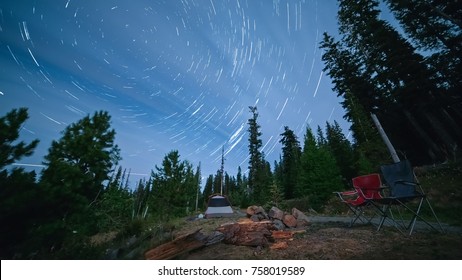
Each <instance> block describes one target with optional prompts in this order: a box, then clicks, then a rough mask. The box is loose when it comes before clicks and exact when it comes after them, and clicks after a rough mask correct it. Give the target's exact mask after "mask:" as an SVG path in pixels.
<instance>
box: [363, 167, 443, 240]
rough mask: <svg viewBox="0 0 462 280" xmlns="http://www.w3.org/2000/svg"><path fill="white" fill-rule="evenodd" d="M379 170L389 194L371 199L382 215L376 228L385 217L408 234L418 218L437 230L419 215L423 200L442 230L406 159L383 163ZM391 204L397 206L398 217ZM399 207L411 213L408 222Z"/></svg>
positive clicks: (379, 227) (383, 221) (441, 230)
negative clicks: (407, 231)
mask: <svg viewBox="0 0 462 280" xmlns="http://www.w3.org/2000/svg"><path fill="white" fill-rule="evenodd" d="M381 171H382V175H383V178H384V180H385V182H386V185H387V187H388V190H389V195H388V196H385V197H383V198H380V199H373V200H372V202H373V203H374V205H375V206H376V208H377V209H378V210H379V212H380V213H381V215H382V218H381V220H380V223H379V226H378V228H377V230H380V229H381V227H382V226H383V224H384V223H385V220H386V219H391V221H392V222H393V224H394V225H395V227H396V228H397V229H398V230H400V231H401V232H403V231H402V229H405V230H409V235H411V234H412V232H413V231H414V227H415V223H416V220H417V219H420V220H422V221H423V222H424V223H425V224H427V225H428V226H430V227H431V228H432V229H434V230H437V231H438V229H437V228H436V227H435V225H433V224H432V223H430V222H429V221H427V220H426V219H425V218H423V217H422V215H421V210H422V206H424V202H425V203H426V205H427V206H428V207H429V209H430V210H431V213H432V215H433V217H434V218H435V220H436V222H437V224H438V226H439V229H440V232H444V230H443V227H442V225H441V223H440V221H439V219H438V217H437V216H436V213H435V211H434V210H433V207H432V206H431V204H430V201H429V200H428V198H427V196H426V194H425V193H424V191H423V189H422V187H421V185H420V184H419V183H418V181H417V179H416V177H415V174H414V171H413V169H412V167H411V164H410V162H409V161H408V160H404V161H400V162H397V163H393V164H388V165H383V166H381ZM413 201H417V204H412V202H413ZM392 206H399V207H396V208H397V210H398V213H399V217H395V215H394V214H393V212H392ZM401 208H402V209H404V210H407V211H408V212H409V213H411V215H412V218H411V219H410V221H409V223H408V224H407V222H406V221H405V219H404V218H403V215H402V213H401V210H400V209H401ZM398 218H399V219H398ZM406 224H407V225H406Z"/></svg>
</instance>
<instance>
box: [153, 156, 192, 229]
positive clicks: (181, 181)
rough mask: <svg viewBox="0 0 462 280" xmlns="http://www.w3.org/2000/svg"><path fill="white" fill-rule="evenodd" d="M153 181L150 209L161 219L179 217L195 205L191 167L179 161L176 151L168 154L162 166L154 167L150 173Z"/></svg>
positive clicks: (185, 162)
mask: <svg viewBox="0 0 462 280" xmlns="http://www.w3.org/2000/svg"><path fill="white" fill-rule="evenodd" d="M151 177H152V181H153V190H152V202H153V205H152V207H151V208H152V209H155V210H156V212H157V214H158V215H159V217H160V218H161V219H166V220H168V219H169V218H171V217H181V216H184V215H186V214H188V212H189V211H191V210H192V209H193V208H192V207H193V205H195V199H196V190H197V184H198V182H197V181H196V180H195V174H194V171H193V166H192V164H191V163H189V162H188V161H186V160H184V161H181V160H180V154H179V152H178V151H176V150H173V151H171V152H169V153H168V154H167V155H166V156H165V157H164V159H163V161H162V166H160V167H158V166H157V165H156V166H155V171H154V170H153V171H152V172H151Z"/></svg>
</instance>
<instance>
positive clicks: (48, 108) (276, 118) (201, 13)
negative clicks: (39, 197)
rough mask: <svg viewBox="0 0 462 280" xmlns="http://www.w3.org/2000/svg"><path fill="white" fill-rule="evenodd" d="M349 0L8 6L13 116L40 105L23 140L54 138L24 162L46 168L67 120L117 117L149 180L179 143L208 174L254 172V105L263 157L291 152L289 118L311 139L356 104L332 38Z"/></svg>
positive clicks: (6, 53)
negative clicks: (326, 58) (333, 62)
mask: <svg viewBox="0 0 462 280" xmlns="http://www.w3.org/2000/svg"><path fill="white" fill-rule="evenodd" d="M336 13H337V1H334V0H329V1H310V0H307V1H278V0H274V1H268V0H247V1H244V0H232V1H218V0H195V1H192V0H182V1H175V0H168V1H167V0H165V1H148V0H139V1H121V0H112V1H77V0H62V1H58V0H45V1H10V0H6V1H5V0H4V1H2V2H1V3H0V65H1V67H0V114H1V115H4V114H5V113H6V112H8V111H10V110H11V109H13V108H18V107H28V108H29V115H30V119H29V120H28V121H27V122H26V124H25V126H24V127H23V129H22V131H21V139H25V140H30V139H35V138H38V139H40V140H41V142H40V144H39V146H38V148H37V150H36V152H35V154H34V155H33V156H32V157H29V158H24V159H22V160H21V161H20V162H18V164H32V165H34V164H37V165H40V164H41V162H42V160H43V156H44V155H45V154H46V153H47V150H48V148H49V147H50V144H51V141H52V140H57V139H59V138H60V132H61V131H63V130H64V129H65V127H66V126H67V125H69V124H70V123H72V122H75V121H77V120H79V119H80V118H82V117H84V116H86V115H87V114H93V113H94V112H95V111H97V110H106V111H108V112H109V113H110V115H111V116H112V127H113V128H114V129H115V130H116V132H117V135H116V142H117V144H118V145H119V147H120V148H121V150H122V157H123V160H122V161H121V162H120V164H121V165H122V166H123V167H124V168H127V169H130V170H131V172H132V179H133V180H137V179H139V178H140V177H142V176H143V174H149V173H150V171H151V170H152V169H153V168H154V165H156V164H157V165H160V164H161V162H162V158H163V157H164V156H165V155H166V154H167V153H168V152H169V151H171V150H174V149H175V150H178V151H179V152H180V155H181V157H182V159H187V160H189V161H190V162H191V163H193V164H194V166H197V165H198V164H199V162H200V163H201V167H202V175H203V176H208V175H209V174H214V173H215V172H216V171H217V170H218V169H219V168H220V157H221V148H222V146H223V145H224V148H225V154H226V156H225V157H226V163H225V169H226V171H227V172H228V173H230V174H235V173H236V172H237V168H238V166H241V168H242V169H243V170H244V171H245V170H246V169H247V167H248V133H247V120H248V119H249V118H250V117H251V115H250V113H249V109H248V106H255V105H256V106H257V108H258V112H259V120H258V122H259V124H260V125H261V132H262V140H263V146H264V147H263V151H264V152H265V155H266V159H267V160H268V161H269V162H270V163H271V164H273V162H274V160H278V159H279V155H280V153H281V146H280V144H279V139H280V136H279V135H280V134H281V133H282V132H283V127H284V126H289V128H291V129H292V130H294V131H295V132H296V134H297V135H298V137H299V140H300V141H302V139H303V135H304V133H305V129H306V126H307V125H310V126H311V127H312V128H313V129H316V127H317V126H318V125H321V127H323V128H324V127H325V123H326V121H328V120H329V121H334V120H337V121H338V122H339V123H340V124H341V126H342V127H343V128H344V129H345V134H348V131H347V129H348V128H349V126H348V124H347V123H346V122H345V121H344V120H343V118H342V117H343V115H344V112H343V109H342V108H341V106H340V104H339V101H340V100H339V99H338V98H337V97H336V94H335V93H333V92H332V90H331V88H332V84H331V81H330V79H329V77H328V76H326V74H325V73H323V72H322V69H323V67H324V65H323V63H322V61H321V55H322V53H321V50H320V49H319V42H320V40H321V39H322V33H323V32H325V31H327V32H328V33H329V34H336V32H337V20H336Z"/></svg>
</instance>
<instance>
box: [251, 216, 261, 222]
mask: <svg viewBox="0 0 462 280" xmlns="http://www.w3.org/2000/svg"><path fill="white" fill-rule="evenodd" d="M249 219H250V220H251V221H252V222H259V221H260V217H259V216H258V215H252V216H250V218H249Z"/></svg>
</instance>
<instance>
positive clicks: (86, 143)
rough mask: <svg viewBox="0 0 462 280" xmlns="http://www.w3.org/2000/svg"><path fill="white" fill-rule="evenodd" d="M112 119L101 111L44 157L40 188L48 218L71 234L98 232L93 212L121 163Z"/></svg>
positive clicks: (64, 134)
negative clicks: (115, 169) (42, 189)
mask: <svg viewBox="0 0 462 280" xmlns="http://www.w3.org/2000/svg"><path fill="white" fill-rule="evenodd" d="M110 119H111V117H110V116H109V114H108V113H107V112H104V111H100V112H96V113H95V114H94V115H93V116H91V117H90V116H86V117H84V118H83V119H81V120H79V121H78V122H76V123H74V124H71V125H69V126H68V127H67V128H66V129H65V130H64V131H63V132H62V137H61V139H60V140H58V141H53V142H52V144H51V147H50V149H49V150H48V154H47V155H46V156H45V162H44V165H45V168H44V170H43V172H42V176H41V181H40V184H41V185H42V187H43V188H44V191H45V192H46V193H47V198H46V199H47V204H48V211H49V215H48V218H49V219H51V218H52V217H53V219H55V221H59V223H60V224H61V226H62V227H64V228H67V229H68V230H69V231H71V232H72V231H79V230H80V231H83V232H92V231H94V230H95V227H94V225H92V224H93V223H94V222H95V220H94V219H92V218H91V216H92V215H93V211H91V210H90V208H91V206H92V205H93V204H94V203H95V202H97V200H98V199H100V197H99V195H100V194H101V192H102V191H103V190H104V184H103V183H104V182H105V181H106V180H108V179H109V174H110V172H111V171H112V168H113V167H114V166H115V165H116V164H117V162H118V160H119V159H120V155H119V154H120V150H119V148H118V146H117V145H116V144H115V143H114V141H115V131H114V130H113V129H111V127H110V126H111V124H110ZM77 228H79V229H77Z"/></svg>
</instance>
